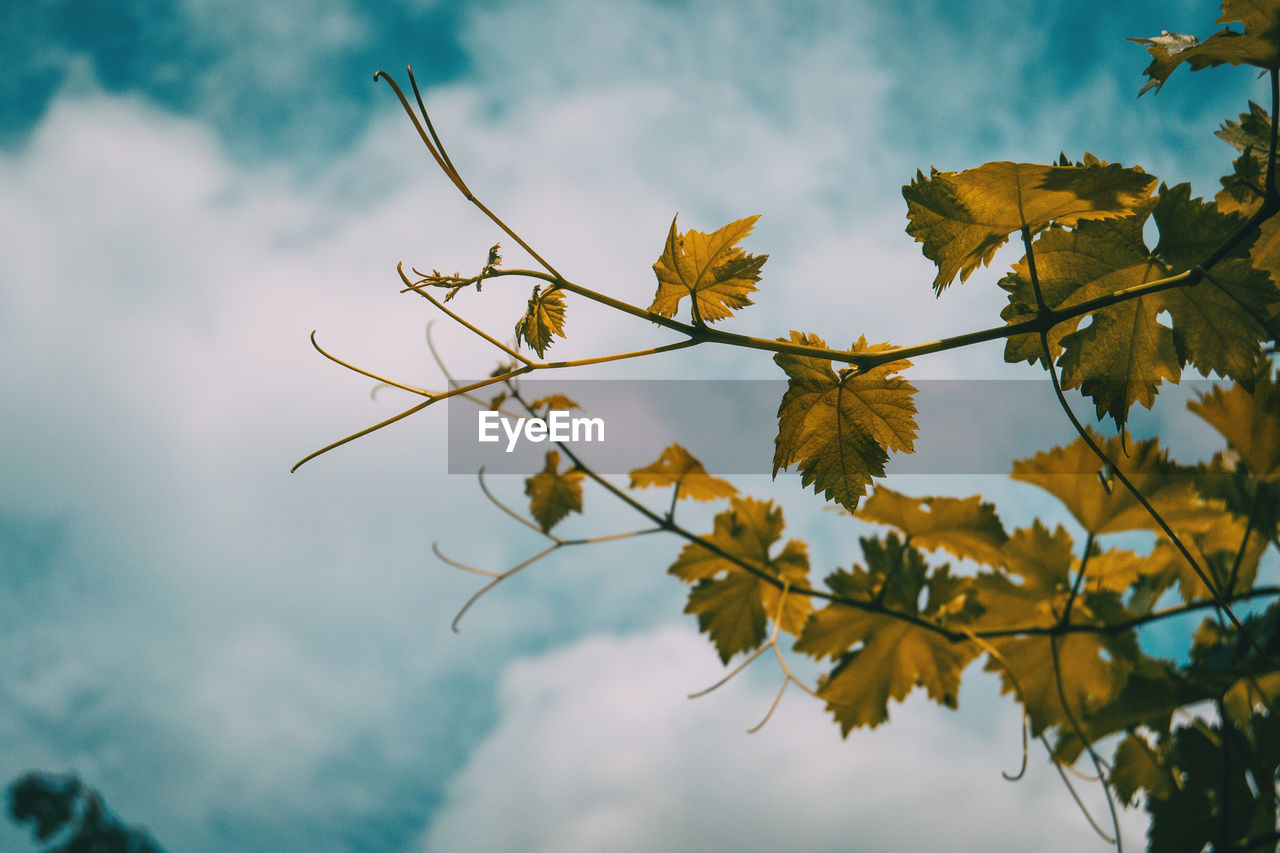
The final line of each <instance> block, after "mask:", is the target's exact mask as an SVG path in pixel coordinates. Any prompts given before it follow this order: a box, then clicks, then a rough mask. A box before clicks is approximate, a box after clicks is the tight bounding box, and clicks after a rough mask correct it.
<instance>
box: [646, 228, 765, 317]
mask: <svg viewBox="0 0 1280 853" xmlns="http://www.w3.org/2000/svg"><path fill="white" fill-rule="evenodd" d="M759 218H760V217H759V216H748V217H747V218H746V219H739V220H737V221H735V222H730V223H729V224H728V225H726V226H724V227H723V228H721V229H719V230H717V231H715V232H713V233H711V234H704V233H703V232H701V231H695V230H693V229H689V230H688V231H685V232H684V233H680V232H679V231H677V230H676V220H675V219H672V220H671V230H670V231H669V232H668V234H667V242H666V246H665V247H664V248H663V250H662V255H661V257H659V258H658V261H657V263H655V264H654V265H653V271H654V273H655V274H656V275H657V277H658V292H657V293H656V294H654V297H653V304H652V305H650V306H649V310H650V311H652V312H654V313H655V314H660V315H662V316H663V317H674V316H675V313H676V311H677V310H678V309H679V307H680V300H681V299H683V298H685V297H686V296H687V297H689V300H690V302H691V303H692V308H691V310H692V312H693V322H695V323H714V322H715V321H716V320H723V319H724V318H725V317H728V316H730V315H731V314H732V313H733V312H734V311H735V310H737V309H739V308H743V307H745V306H747V305H750V304H751V300H750V299H749V298H748V297H747V294H749V293H752V292H754V291H755V290H756V286H755V282H757V281H759V280H760V268H761V267H762V266H764V262H765V261H767V260H768V259H769V256H768V255H748V254H746V253H745V252H743V250H742V249H740V248H738V245H737V244H738V242H739V241H741V240H742V239H743V238H745V237H746V236H747V235H748V234H750V233H751V229H752V228H753V227H754V226H755V223H756V220H757V219H759Z"/></svg>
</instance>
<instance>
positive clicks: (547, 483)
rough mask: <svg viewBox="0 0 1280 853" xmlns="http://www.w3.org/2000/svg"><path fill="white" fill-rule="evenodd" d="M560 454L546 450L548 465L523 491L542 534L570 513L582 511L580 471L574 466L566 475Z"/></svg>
mask: <svg viewBox="0 0 1280 853" xmlns="http://www.w3.org/2000/svg"><path fill="white" fill-rule="evenodd" d="M559 467H560V454H559V453H557V452H556V451H554V450H548V451H547V464H546V466H545V467H544V468H543V469H542V470H541V471H539V472H538V473H537V474H534V475H533V476H532V477H529V478H528V479H526V480H525V481H524V493H525V494H526V495H528V496H529V511H530V512H531V513H532V514H533V517H534V519H535V520H536V521H537V522H538V526H539V527H541V528H542V532H543V533H547V532H548V531H550V530H551V528H553V527H555V526H556V525H557V524H559V523H560V521H561V520H562V519H563V518H564V517H565V516H566V515H568V514H569V513H571V512H582V477H583V474H582V472H581V471H579V470H577V469H574V468H571V469H569V470H567V471H565V472H564V473H563V474H561V473H559V472H558V471H557V469H558V468H559Z"/></svg>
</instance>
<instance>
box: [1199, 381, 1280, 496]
mask: <svg viewBox="0 0 1280 853" xmlns="http://www.w3.org/2000/svg"><path fill="white" fill-rule="evenodd" d="M1187 408H1188V409H1190V410H1191V411H1193V412H1195V413H1196V414H1197V415H1199V416H1200V417H1202V418H1204V419H1205V420H1206V421H1208V422H1209V423H1211V424H1213V428H1214V429H1216V430H1217V431H1218V432H1219V433H1221V434H1222V437H1223V438H1225V439H1226V440H1227V442H1228V443H1229V444H1230V445H1231V447H1232V448H1233V449H1234V450H1235V451H1236V453H1238V454H1240V458H1241V460H1242V461H1243V462H1244V464H1245V465H1246V466H1248V468H1249V471H1250V473H1252V474H1253V476H1254V477H1256V478H1257V479H1258V480H1261V481H1262V482H1275V481H1277V480H1280V387H1277V386H1276V383H1275V381H1274V380H1272V379H1263V380H1259V381H1258V382H1257V383H1256V384H1255V385H1254V388H1253V393H1250V392H1248V391H1246V390H1245V389H1244V388H1243V387H1242V386H1241V385H1239V384H1236V385H1232V386H1231V387H1230V388H1222V387H1214V389H1213V390H1212V391H1209V392H1208V393H1204V394H1201V395H1200V398H1199V399H1198V400H1192V401H1190V402H1188V403H1187Z"/></svg>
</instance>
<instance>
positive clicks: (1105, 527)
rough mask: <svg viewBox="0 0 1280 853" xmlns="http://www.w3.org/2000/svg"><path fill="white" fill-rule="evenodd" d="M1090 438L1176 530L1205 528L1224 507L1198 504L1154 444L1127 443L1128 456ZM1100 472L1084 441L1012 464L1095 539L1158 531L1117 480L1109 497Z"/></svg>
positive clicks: (1112, 442) (1117, 441) (1115, 445)
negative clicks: (1050, 495)
mask: <svg viewBox="0 0 1280 853" xmlns="http://www.w3.org/2000/svg"><path fill="white" fill-rule="evenodd" d="M1089 435H1090V436H1091V437H1092V438H1093V440H1094V442H1095V443H1096V444H1097V445H1098V446H1099V447H1101V448H1102V449H1103V451H1104V452H1105V453H1106V454H1107V456H1108V458H1110V459H1111V461H1112V462H1115V463H1116V464H1117V465H1119V466H1120V470H1121V471H1122V472H1123V473H1124V474H1125V476H1127V477H1128V478H1129V481H1130V482H1131V483H1133V484H1134V486H1136V487H1137V488H1138V490H1139V491H1140V492H1142V494H1143V495H1144V496H1145V497H1146V498H1147V500H1148V502H1150V504H1151V505H1152V506H1153V507H1154V508H1155V509H1156V511H1158V512H1159V513H1160V515H1161V516H1163V517H1164V519H1165V521H1167V522H1168V523H1169V524H1170V525H1171V526H1172V527H1173V528H1174V529H1177V530H1181V529H1184V528H1186V529H1203V528H1205V527H1207V526H1209V525H1210V524H1213V523H1214V522H1215V521H1217V520H1218V519H1219V517H1220V515H1221V513H1222V509H1223V507H1222V504H1221V503H1220V502H1218V501H1206V500H1204V499H1202V498H1201V497H1200V496H1199V495H1198V494H1197V493H1196V491H1195V488H1194V485H1193V483H1192V482H1191V477H1190V476H1189V475H1188V474H1186V473H1184V472H1182V471H1180V470H1179V469H1178V467H1177V465H1175V464H1174V463H1173V462H1171V461H1169V459H1168V456H1167V455H1166V454H1165V453H1164V451H1162V450H1160V448H1159V442H1158V441H1157V440H1156V439H1150V440H1148V441H1141V442H1138V443H1137V444H1133V443H1132V442H1126V445H1127V454H1126V447H1122V445H1121V438H1120V436H1114V437H1112V438H1110V439H1107V440H1105V441H1104V440H1103V438H1102V436H1100V435H1097V434H1096V433H1094V432H1093V431H1092V430H1090V431H1089ZM1101 467H1102V466H1101V463H1100V462H1099V461H1098V457H1097V456H1095V455H1094V453H1093V451H1092V450H1090V449H1089V446H1088V445H1087V444H1085V442H1084V439H1079V438H1078V439H1076V440H1075V441H1074V442H1072V443H1071V444H1069V445H1067V446H1066V447H1055V448H1053V449H1052V450H1048V451H1041V452H1039V453H1037V454H1036V455H1035V456H1034V457H1032V458H1031V459H1020V460H1018V461H1016V462H1014V463H1013V473H1012V474H1011V475H1010V476H1012V477H1013V479H1015V480H1021V481H1023V482H1024V483H1031V484H1032V485H1036V486H1039V487H1040V488H1042V489H1044V490H1045V491H1047V492H1049V493H1050V494H1052V495H1053V496H1054V497H1056V498H1057V499H1058V500H1060V501H1062V503H1063V505H1065V506H1066V508H1067V509H1068V510H1070V511H1071V514H1072V515H1073V516H1075V518H1076V521H1078V522H1080V525H1081V526H1082V527H1083V528H1084V529H1085V530H1087V531H1089V532H1090V533H1093V534H1094V535H1099V534H1103V533H1115V532H1116V531H1120V530H1153V529H1157V525H1156V523H1155V521H1153V520H1152V518H1151V516H1150V514H1148V513H1147V511H1146V510H1145V509H1143V507H1142V505H1141V504H1139V503H1138V501H1137V499H1136V498H1134V497H1133V495H1132V494H1131V493H1130V492H1129V490H1128V489H1126V488H1125V487H1124V486H1123V484H1121V483H1120V481H1119V480H1116V479H1113V481H1111V482H1110V483H1109V487H1110V492H1108V490H1107V486H1104V484H1103V482H1102V479H1101V478H1100V477H1099V473H1098V472H1099V471H1100V470H1101Z"/></svg>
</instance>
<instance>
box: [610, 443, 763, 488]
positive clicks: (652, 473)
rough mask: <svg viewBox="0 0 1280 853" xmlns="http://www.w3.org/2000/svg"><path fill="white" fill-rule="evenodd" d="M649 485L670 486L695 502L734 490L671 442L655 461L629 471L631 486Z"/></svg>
mask: <svg viewBox="0 0 1280 853" xmlns="http://www.w3.org/2000/svg"><path fill="white" fill-rule="evenodd" d="M650 486H658V487H664V486H674V487H675V489H676V493H677V495H679V497H682V498H693V499H694V500H697V501H711V500H715V499H717V498H727V497H732V496H733V495H736V494H737V493H738V490H737V489H736V488H734V486H733V484H732V483H729V482H727V481H725V480H721V479H720V478H719V477H713V476H711V475H710V474H708V473H707V469H706V468H704V467H702V463H701V462H699V461H698V460H697V459H695V458H694V457H693V456H692V455H691V454H690V453H689V451H687V450H685V449H684V448H683V447H681V446H680V445H679V444H673V445H671V446H670V447H668V448H667V449H666V450H664V451H662V455H661V456H659V457H658V459H657V461H655V462H654V463H652V464H651V465H647V466H645V467H644V468H636V469H635V470H634V471H632V472H631V488H633V489H647V488H649V487H650Z"/></svg>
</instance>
